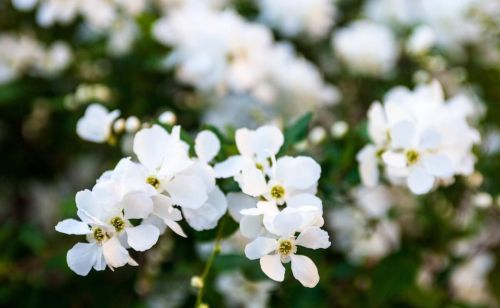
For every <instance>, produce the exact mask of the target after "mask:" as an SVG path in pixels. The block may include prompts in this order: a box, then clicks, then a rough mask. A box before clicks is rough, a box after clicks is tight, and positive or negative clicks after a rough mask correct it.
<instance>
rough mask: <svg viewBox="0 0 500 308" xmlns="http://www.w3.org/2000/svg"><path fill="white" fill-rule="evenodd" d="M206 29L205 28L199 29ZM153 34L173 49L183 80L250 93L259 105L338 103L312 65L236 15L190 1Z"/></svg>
mask: <svg viewBox="0 0 500 308" xmlns="http://www.w3.org/2000/svg"><path fill="white" fill-rule="evenodd" d="M200 24H202V25H204V26H203V27H199V26H196V25H200ZM153 36H154V37H155V38H156V40H158V41H159V42H160V43H162V44H164V45H166V46H169V47H172V48H173V52H172V53H170V54H169V56H168V58H167V60H166V63H167V64H168V65H169V66H176V68H177V77H178V79H179V80H181V81H182V82H185V83H188V84H191V85H193V86H195V87H196V88H198V89H200V90H203V91H208V92H212V93H216V94H226V93H243V94H250V95H252V96H253V97H255V98H257V99H258V100H259V101H262V102H266V103H275V102H279V101H280V100H283V99H285V98H286V99H287V101H288V103H289V104H292V103H293V102H294V101H295V102H300V104H301V105H302V106H319V105H322V104H326V103H334V102H335V99H336V98H337V95H336V91H335V90H334V88H333V87H332V86H329V85H327V84H326V83H325V82H324V80H323V79H322V77H321V75H320V74H319V72H318V70H317V69H316V68H315V67H314V66H312V65H311V63H310V62H308V61H306V60H304V59H303V58H300V57H299V56H297V54H296V53H295V52H294V50H293V49H292V48H291V46H289V45H285V44H277V43H275V42H274V41H273V38H272V33H271V31H270V30H269V29H268V28H267V27H265V26H263V25H259V24H256V23H251V22H247V21H245V20H244V19H243V18H242V17H241V16H239V15H238V14H237V13H236V12H235V11H233V10H230V9H226V10H224V11H217V10H215V9H213V8H210V7H209V6H208V5H204V4H201V3H200V2H189V1H188V2H187V3H186V4H185V5H183V6H180V7H179V8H176V9H173V10H172V11H171V12H170V13H169V14H167V16H165V17H163V18H161V19H159V20H158V21H156V23H155V24H154V27H153Z"/></svg>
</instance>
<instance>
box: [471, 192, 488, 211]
mask: <svg viewBox="0 0 500 308" xmlns="http://www.w3.org/2000/svg"><path fill="white" fill-rule="evenodd" d="M472 204H474V205H475V206H477V207H479V208H483V209H484V208H488V207H490V206H491V205H492V204H493V197H491V195H490V194H489V193H486V192H480V193H477V194H475V195H474V196H473V197H472Z"/></svg>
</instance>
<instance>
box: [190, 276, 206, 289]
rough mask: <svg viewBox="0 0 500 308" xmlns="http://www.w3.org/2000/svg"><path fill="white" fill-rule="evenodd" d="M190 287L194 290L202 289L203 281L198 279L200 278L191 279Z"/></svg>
mask: <svg viewBox="0 0 500 308" xmlns="http://www.w3.org/2000/svg"><path fill="white" fill-rule="evenodd" d="M191 286H192V287H193V288H196V289H201V288H203V280H202V279H201V278H200V276H193V277H191Z"/></svg>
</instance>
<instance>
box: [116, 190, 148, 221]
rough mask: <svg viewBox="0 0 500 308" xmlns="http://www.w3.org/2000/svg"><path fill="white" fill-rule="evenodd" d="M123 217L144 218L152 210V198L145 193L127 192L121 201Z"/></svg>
mask: <svg viewBox="0 0 500 308" xmlns="http://www.w3.org/2000/svg"><path fill="white" fill-rule="evenodd" d="M121 205H122V206H123V210H124V212H125V218H127V219H131V218H132V219H133V218H146V217H148V216H149V215H150V214H151V213H152V212H153V200H151V198H150V197H148V195H146V194H145V193H130V194H127V195H126V196H125V197H124V198H123V200H122V202H121Z"/></svg>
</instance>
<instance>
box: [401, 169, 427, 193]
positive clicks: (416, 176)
mask: <svg viewBox="0 0 500 308" xmlns="http://www.w3.org/2000/svg"><path fill="white" fill-rule="evenodd" d="M406 181H407V183H408V187H409V188H410V190H411V191H412V192H413V193H414V194H417V195H421V194H425V193H428V192H429V191H430V190H431V188H432V186H433V185H434V177H433V176H432V175H430V174H429V173H427V172H426V171H425V170H423V169H421V168H413V169H412V170H411V171H410V174H409V175H408V178H407V179H406Z"/></svg>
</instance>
